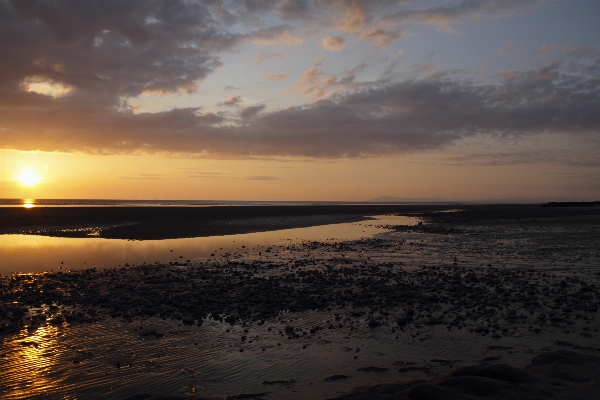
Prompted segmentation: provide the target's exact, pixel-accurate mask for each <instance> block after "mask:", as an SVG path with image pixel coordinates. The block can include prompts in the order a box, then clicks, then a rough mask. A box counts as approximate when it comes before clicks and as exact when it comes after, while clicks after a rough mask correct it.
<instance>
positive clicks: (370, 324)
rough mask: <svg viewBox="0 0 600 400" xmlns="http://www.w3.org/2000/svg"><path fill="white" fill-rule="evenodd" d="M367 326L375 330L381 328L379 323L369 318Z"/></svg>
mask: <svg viewBox="0 0 600 400" xmlns="http://www.w3.org/2000/svg"><path fill="white" fill-rule="evenodd" d="M367 325H368V326H369V328H376V327H378V326H381V323H380V322H379V321H377V320H376V319H375V318H369V320H368V321H367Z"/></svg>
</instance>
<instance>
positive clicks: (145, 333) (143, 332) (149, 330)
mask: <svg viewBox="0 0 600 400" xmlns="http://www.w3.org/2000/svg"><path fill="white" fill-rule="evenodd" d="M150 335H153V336H156V329H154V328H146V329H142V330H141V331H140V336H150Z"/></svg>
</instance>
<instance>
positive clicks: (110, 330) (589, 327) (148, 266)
mask: <svg viewBox="0 0 600 400" xmlns="http://www.w3.org/2000/svg"><path fill="white" fill-rule="evenodd" d="M7 210H8V209H0V215H2V218H3V219H2V220H3V227H2V229H3V233H12V234H14V233H21V234H23V233H28V234H36V235H40V234H42V235H50V236H55V235H58V236H60V235H63V236H69V235H80V236H75V237H85V236H86V235H87V233H85V232H88V233H89V232H90V231H91V230H92V229H95V231H94V232H96V233H97V234H96V236H97V237H100V238H120V239H136V240H142V239H167V238H169V239H172V238H186V237H191V236H196V235H198V236H200V235H202V234H204V235H207V236H209V235H219V234H221V235H222V234H225V233H247V232H257V231H261V230H277V229H284V228H300V227H307V226H312V225H322V224H336V223H352V222H358V221H362V222H361V223H363V224H369V223H371V224H378V223H379V222H378V220H377V219H374V220H370V219H369V217H370V216H374V215H381V214H386V213H394V214H401V215H404V216H411V217H417V218H420V220H419V221H420V224H411V225H386V226H379V228H383V229H384V230H385V232H383V233H377V234H375V235H373V236H370V237H365V238H360V239H355V240H340V241H337V240H309V239H302V240H290V241H289V242H288V243H277V244H272V245H267V244H264V245H253V246H252V247H250V246H249V247H246V245H245V244H244V243H241V242H239V243H238V242H236V245H235V246H236V247H235V248H233V249H231V250H227V251H221V252H218V251H217V252H216V253H214V254H213V256H212V257H209V258H197V259H187V258H181V259H176V261H170V262H169V263H153V262H146V263H139V264H132V265H127V266H125V265H121V266H118V267H117V266H112V267H104V268H79V269H72V270H70V271H57V270H55V271H54V272H47V273H35V274H11V275H9V276H2V277H1V278H0V279H1V283H2V292H1V295H2V304H3V309H2V313H1V316H0V319H1V320H2V325H0V329H2V333H1V335H2V336H1V337H2V344H3V346H2V354H1V356H2V359H3V361H4V362H3V363H2V366H0V377H1V378H0V379H1V380H2V382H0V383H1V385H0V387H2V388H3V389H0V390H2V392H0V395H1V396H3V397H5V398H14V399H18V398H45V397H56V398H60V397H65V396H75V397H90V396H91V397H102V398H111V399H112V398H114V399H123V398H128V397H131V396H138V398H142V397H140V396H141V395H143V394H147V395H153V396H168V395H170V396H182V397H185V396H195V397H196V398H227V397H229V398H265V399H278V398H294V399H295V398H297V399H327V398H337V397H339V396H346V395H347V396H354V397H351V398H403V397H402V396H404V397H408V398H440V399H441V398H473V397H468V396H475V397H477V396H479V395H476V394H474V393H479V392H477V391H476V390H475V389H472V388H471V389H468V387H471V386H473V385H475V384H476V383H477V382H478V381H477V379H479V378H481V379H483V378H485V379H491V380H496V386H494V387H495V388H496V389H494V390H497V391H496V392H493V393H492V392H489V393H488V395H489V396H492V397H493V396H496V398H507V397H508V396H513V397H514V398H536V397H535V396H539V397H537V398H540V397H541V398H544V396H546V397H551V395H553V394H556V395H558V396H559V397H558V398H593V397H592V396H593V393H594V390H597V389H598V378H599V375H598V373H600V369H598V365H600V363H599V362H598V361H599V359H598V358H597V357H598V355H599V353H600V346H599V345H598V329H599V328H600V324H599V323H598V319H597V315H598V307H599V305H600V291H599V289H600V253H599V252H598V248H600V207H574V206H569V207H540V205H522V206H515V205H510V206H508V205H504V206H484V205H468V206H462V205H461V206H451V207H449V206H443V205H427V206H424V205H411V206H398V205H381V206H331V207H322V206H317V207H315V208H310V207H304V208H303V207H299V206H298V207H290V208H287V207H280V208H272V209H269V208H268V207H263V208H260V207H256V208H255V207H214V209H211V208H208V207H206V208H198V209H194V208H188V209H180V208H155V209H153V210H149V209H144V208H140V209H136V208H131V209H125V208H113V209H111V208H106V209H100V208H98V209H96V208H87V209H85V210H84V209H81V208H76V209H73V210H69V208H40V209H34V210H21V209H11V210H10V211H7ZM106 210H109V211H108V212H106ZM111 210H112V211H111ZM157 210H158V211H157ZM29 211H35V212H37V214H34V213H32V214H25V212H29ZM4 221H7V223H6V224H4ZM332 226H335V225H332ZM82 232H84V234H82ZM82 240H87V239H82ZM107 240H108V239H107ZM175 257H177V255H175ZM565 351H568V352H565ZM557 352H558V353H557ZM536 357H541V358H540V359H537V360H538V361H537V364H536V363H535V362H534V363H533V364H531V363H532V360H534V359H535V358H536ZM544 357H546V358H544ZM548 357H550V358H548ZM551 357H555V358H554V359H553V360H554V361H553V362H554V364H552V363H550V364H552V365H554V369H553V368H550V367H540V365H547V364H548V362H547V360H549V359H551ZM569 357H571V358H569ZM577 357H579V358H577ZM540 360H542V361H540ZM543 360H546V361H543ZM557 360H558V361H557ZM569 360H570V361H569ZM574 360H575V361H574ZM544 362H546V364H544ZM561 363H562V364H561ZM577 363H579V364H582V365H583V364H585V365H588V368H587V369H586V371H591V372H589V373H588V374H587V375H586V374H585V373H583V372H581V371H579V372H581V373H579V372H578V374H579V375H577V374H575V373H569V371H571V370H573V368H572V367H573V365H574V364H577ZM586 363H587V364H586ZM501 364H506V365H510V366H511V368H513V370H510V371H512V372H511V374H512V375H510V374H509V375H510V376H513V375H514V376H520V378H514V379H513V380H510V379H508V378H507V379H508V380H507V379H504V378H503V376H504V375H502V373H497V371H498V370H500V371H504V370H502V368H505V367H502V368H500V367H498V365H501ZM528 365H529V367H528V369H524V368H525V367H526V366H528ZM532 365H533V366H532ZM556 365H563V366H564V365H571V367H570V368H571V369H570V370H569V369H568V368H567V369H565V368H566V367H565V368H563V369H560V368H558V371H559V372H556V371H557V367H556ZM474 366H477V367H476V368H475V367H474ZM465 368H467V369H465ZM468 368H471V370H469V369H468ZM473 368H475V369H473ZM486 368H487V369H486ZM506 368H508V367H506ZM567 370H568V371H567ZM456 371H463V372H460V373H458V375H456V376H453V375H452V374H453V373H454V374H456ZM465 371H467V372H465ZM469 371H470V372H469ZM482 371H483V372H482ZM486 371H487V372H486ZM489 371H492V372H489ZM494 371H496V372H494ZM516 371H517V372H516ZM518 371H520V372H518ZM561 371H562V372H561ZM565 371H566V372H565ZM571 372H573V371H571ZM521 373H523V374H526V375H527V376H525V375H522V374H521ZM519 374H521V375H519ZM561 374H562V375H561ZM575 375H577V376H575ZM461 376H467V377H469V378H468V379H467V380H466V381H465V379H466V378H461V379H462V381H461V382H463V381H464V382H463V383H460V384H459V383H456V379H458V378H459V377H461ZM453 379H454V380H453ZM511 379H512V378H511ZM515 379H516V381H515ZM519 379H520V380H519ZM393 382H412V383H411V384H404V386H390V384H391V383H393ZM465 382H466V383H465ZM498 382H500V383H498ZM507 382H509V383H510V385H508V383H507ZM484 383H485V382H484ZM479 384H482V383H481V382H479ZM486 384H488V385H489V384H490V382H487V383H486ZM373 385H387V386H379V387H378V388H379V389H374V388H371V389H361V390H357V391H354V392H353V394H352V395H349V394H348V393H349V392H351V391H352V390H353V388H356V387H361V386H368V387H372V386H373ZM419 385H421V386H419ZM452 385H454V386H452ZM461 385H462V386H461ZM469 385H471V386H469ZM503 385H504V386H503ZM506 385H508V386H506ZM511 385H512V386H511ZM450 386H452V388H451V390H453V391H451V392H448V390H450V389H448V388H449V387H450ZM509 386H510V387H509ZM415 388H417V389H415ZM419 388H420V389H419ZM423 388H425V389H423ZM431 388H433V389H431ZM411 390H412V392H411ZM419 390H429V392H427V393H429V396H430V397H418V396H419V394H418V393H421V392H419ZM436 390H437V391H436ZM469 390H470V391H469ZM473 390H475V391H473ZM378 391H379V392H378ZM411 393H413V394H411ZM432 393H433V394H432ZM383 395H385V396H388V397H376V396H383ZM421 395H422V393H421ZM360 396H363V397H360ZM369 396H370V397H369ZM389 396H396V397H389ZM435 396H437V397H435ZM443 396H446V397H443ZM448 396H451V397H448ZM452 396H453V397H452ZM460 396H463V397H460ZM519 396H520V397H519ZM527 396H530V397H527ZM568 396H571V397H568ZM578 396H579V397H578ZM479 397H481V396H479Z"/></svg>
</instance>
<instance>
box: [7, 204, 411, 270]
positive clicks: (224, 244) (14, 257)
mask: <svg viewBox="0 0 600 400" xmlns="http://www.w3.org/2000/svg"><path fill="white" fill-rule="evenodd" d="M419 221H420V219H418V218H414V217H404V216H392V215H388V216H375V217H373V219H371V220H366V221H362V222H356V223H345V224H332V225H321V226H312V227H308V228H296V229H284V230H279V231H269V232H256V233H246V234H240V235H228V236H210V237H197V238H183V239H165V240H143V241H131V240H122V239H100V238H60V237H49V236H38V235H1V236H0V274H2V275H8V274H10V273H11V272H20V273H32V272H43V271H49V270H59V269H62V270H71V269H83V268H90V267H94V266H97V267H100V266H119V265H125V264H126V263H128V264H139V263H144V262H146V263H155V262H159V263H168V262H174V261H177V262H185V261H187V260H194V259H200V258H211V257H219V256H222V255H223V254H224V253H228V252H229V253H231V252H241V253H243V254H246V253H249V252H253V251H254V250H255V252H256V253H258V251H259V246H261V247H268V246H276V245H284V244H289V243H290V242H297V241H300V240H316V241H327V240H336V241H339V240H355V239H360V238H364V237H370V236H373V235H375V234H377V233H382V232H385V231H386V229H383V228H380V227H377V225H416V224H417V223H418V222H419ZM242 246H245V247H244V248H242ZM211 255H212V256H211Z"/></svg>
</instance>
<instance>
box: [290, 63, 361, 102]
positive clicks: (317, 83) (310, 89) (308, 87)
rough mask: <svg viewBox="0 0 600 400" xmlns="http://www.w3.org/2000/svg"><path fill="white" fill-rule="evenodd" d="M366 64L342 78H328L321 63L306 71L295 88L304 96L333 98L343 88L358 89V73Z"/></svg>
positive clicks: (347, 72) (333, 76) (348, 72)
mask: <svg viewBox="0 0 600 400" xmlns="http://www.w3.org/2000/svg"><path fill="white" fill-rule="evenodd" d="M365 66H366V64H364V63H363V64H360V65H358V66H357V67H355V68H353V69H351V70H349V71H346V72H345V73H344V74H342V77H341V78H340V79H338V77H337V76H335V75H331V76H326V75H325V73H324V72H323V71H322V70H321V63H317V64H315V65H313V66H312V67H310V68H308V69H307V70H306V71H304V74H303V75H302V78H300V80H299V81H297V82H295V83H294V84H293V86H294V87H295V88H296V89H297V90H298V93H300V94H302V95H303V96H307V97H312V98H314V99H319V98H321V97H324V96H326V95H327V96H331V95H333V94H335V91H336V90H338V89H342V88H351V87H357V86H358V85H357V84H356V82H355V78H356V73H357V72H359V71H362V70H363V69H364V68H365Z"/></svg>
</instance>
